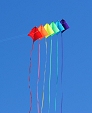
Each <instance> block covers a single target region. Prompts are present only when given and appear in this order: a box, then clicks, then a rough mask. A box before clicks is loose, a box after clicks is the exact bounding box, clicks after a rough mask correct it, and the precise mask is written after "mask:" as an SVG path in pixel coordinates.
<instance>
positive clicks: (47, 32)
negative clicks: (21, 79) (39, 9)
mask: <svg viewBox="0 0 92 113" xmlns="http://www.w3.org/2000/svg"><path fill="white" fill-rule="evenodd" d="M67 29H69V26H68V24H67V22H66V21H65V20H64V19H62V20H61V21H56V22H51V23H50V24H49V23H46V24H45V25H40V26H39V27H36V26H35V27H33V28H32V29H31V31H30V32H29V33H28V36H29V37H31V38H32V40H33V44H32V49H31V53H30V66H29V79H28V80H29V89H30V110H29V113H30V112H31V111H32V90H31V86H30V82H31V77H30V73H31V67H32V66H31V65H32V51H33V47H34V42H35V41H37V40H39V42H38V79H37V93H36V96H37V97H36V98H37V109H38V113H42V112H43V108H44V99H45V93H44V90H45V79H46V68H47V55H48V52H47V47H48V46H47V45H48V44H47V39H48V38H49V37H50V36H51V40H50V62H49V65H50V69H49V70H50V72H49V82H48V83H49V84H48V86H49V88H48V96H49V97H48V99H49V100H48V113H50V106H51V102H50V101H51V78H52V49H53V48H52V47H53V42H52V36H54V35H55V34H59V33H61V48H62V62H61V86H62V73H63V38H62V33H63V32H64V31H66V30H67ZM43 38H45V46H46V60H45V66H44V68H45V69H44V80H43V89H42V101H41V103H42V104H41V106H40V100H39V95H38V90H39V88H38V84H39V82H40V71H41V69H40V67H41V66H40V48H41V47H40V41H41V40H42V39H43ZM56 50H57V53H56V55H57V60H56V66H57V68H56V88H55V89H56V92H55V93H56V94H55V106H54V108H55V112H57V111H56V110H57V85H58V77H59V39H58V38H57V41H56ZM62 101H63V92H62V97H61V113H62Z"/></svg>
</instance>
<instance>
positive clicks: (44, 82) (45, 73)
mask: <svg viewBox="0 0 92 113" xmlns="http://www.w3.org/2000/svg"><path fill="white" fill-rule="evenodd" d="M45 46H46V60H45V70H44V81H43V91H42V106H41V113H42V110H43V106H44V89H45V79H46V67H47V41H46V38H45Z"/></svg>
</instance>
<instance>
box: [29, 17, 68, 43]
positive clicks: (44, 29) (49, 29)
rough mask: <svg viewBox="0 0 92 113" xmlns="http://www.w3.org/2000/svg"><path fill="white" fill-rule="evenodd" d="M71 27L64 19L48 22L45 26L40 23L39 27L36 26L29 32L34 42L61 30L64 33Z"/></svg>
mask: <svg viewBox="0 0 92 113" xmlns="http://www.w3.org/2000/svg"><path fill="white" fill-rule="evenodd" d="M67 29H69V26H68V24H67V23H66V21H65V20H64V19H62V20H61V21H57V22H51V23H50V24H48V23H46V24H45V25H44V26H43V25H40V26H39V27H38V28H37V27H34V28H33V29H32V30H31V31H30V32H29V34H28V36H30V37H31V38H32V39H33V42H34V41H36V40H38V39H42V38H44V37H46V38H47V37H49V36H53V35H55V34H57V33H59V32H61V33H63V32H64V31H65V30H67Z"/></svg>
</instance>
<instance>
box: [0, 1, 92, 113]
mask: <svg viewBox="0 0 92 113" xmlns="http://www.w3.org/2000/svg"><path fill="white" fill-rule="evenodd" d="M62 18H64V19H65V20H66V21H67V23H68V24H69V26H70V29H69V30H67V31H66V32H64V33H63V39H64V40H63V41H64V42H63V43H64V70H63V93H64V99H63V113H92V1H91V0H85V1H84V0H79V1H78V0H69V1H67V0H64V1H63V0H48V1H47V0H0V113H12V112H13V113H28V110H29V89H28V67H29V62H30V60H29V58H30V49H31V46H32V39H31V38H29V37H28V36H27V34H28V32H29V31H30V30H31V28H33V27H34V26H35V25H36V26H39V25H40V24H43V25H44V24H45V23H50V22H52V21H57V20H61V19H62ZM13 38H14V39H13ZM52 38H53V53H52V55H53V58H52V65H53V66H52V80H51V95H52V96H51V109H50V113H52V112H53V113H54V112H55V111H54V95H55V87H54V86H55V80H56V79H55V77H56V76H55V75H56V74H55V73H56V38H59V39H60V38H61V37H60V34H59V35H55V36H53V37H52ZM47 41H48V63H47V73H46V86H45V104H44V109H43V113H47V111H48V77H49V52H50V49H49V48H50V37H49V38H48V40H47ZM60 54H61V46H59V55H60ZM37 55H38V41H36V43H35V48H34V51H33V56H32V73H31V79H32V80H31V85H32V91H33V110H32V113H37V104H36V82H37V72H38V70H37V65H38V57H37ZM59 58H60V61H61V56H59ZM44 63H45V42H44V39H43V40H41V78H40V83H39V98H40V99H41V93H42V81H43V72H44ZM59 77H60V76H59ZM59 82H60V81H59ZM58 90H59V91H61V90H62V89H61V86H60V83H59V85H58ZM60 99H61V94H58V98H57V100H58V104H57V106H58V109H57V113H60V104H59V103H60Z"/></svg>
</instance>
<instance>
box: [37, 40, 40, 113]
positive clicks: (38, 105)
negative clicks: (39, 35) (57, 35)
mask: <svg viewBox="0 0 92 113" xmlns="http://www.w3.org/2000/svg"><path fill="white" fill-rule="evenodd" d="M39 80H40V41H39V43H38V79H37V109H38V113H40V103H39V96H38V84H39Z"/></svg>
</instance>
